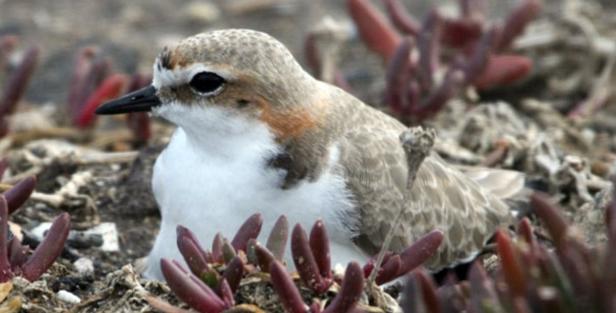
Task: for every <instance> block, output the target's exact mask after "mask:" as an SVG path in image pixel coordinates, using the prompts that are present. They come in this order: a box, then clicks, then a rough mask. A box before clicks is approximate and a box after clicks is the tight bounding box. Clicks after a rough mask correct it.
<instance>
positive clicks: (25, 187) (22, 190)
mask: <svg viewBox="0 0 616 313" xmlns="http://www.w3.org/2000/svg"><path fill="white" fill-rule="evenodd" d="M34 186H36V177H35V176H30V177H26V178H24V179H22V180H20V181H19V182H18V183H17V184H15V185H14V186H13V187H11V189H9V190H7V191H5V192H4V194H3V196H4V198H5V199H6V203H7V205H8V209H9V214H12V213H13V212H15V211H17V209H19V208H20V207H21V205H22V204H24V203H25V202H26V200H28V198H30V195H31V194H32V192H33V191H34Z"/></svg>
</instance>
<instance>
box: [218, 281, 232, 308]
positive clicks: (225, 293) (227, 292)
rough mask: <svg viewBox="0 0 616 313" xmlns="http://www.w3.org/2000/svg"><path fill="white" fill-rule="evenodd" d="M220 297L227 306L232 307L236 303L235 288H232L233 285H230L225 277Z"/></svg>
mask: <svg viewBox="0 0 616 313" xmlns="http://www.w3.org/2000/svg"><path fill="white" fill-rule="evenodd" d="M220 298H221V299H222V301H223V302H224V303H225V305H226V306H227V307H232V306H234V305H235V298H234V297H233V290H231V287H229V283H228V282H227V280H226V279H224V278H223V279H222V281H221V282H220Z"/></svg>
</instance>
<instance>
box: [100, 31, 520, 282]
mask: <svg viewBox="0 0 616 313" xmlns="http://www.w3.org/2000/svg"><path fill="white" fill-rule="evenodd" d="M135 111H151V112H152V114H153V115H155V116H160V117H162V118H164V119H167V120H169V121H170V122H172V123H174V124H176V125H177V126H178V127H177V129H176V131H175V133H174V134H173V136H172V137H171V140H170V142H169V144H168V146H167V147H166V149H165V150H164V151H163V152H162V153H161V154H160V156H159V157H158V159H157V160H156V163H155V166H154V174H153V178H152V188H153V192H154V196H155V198H156V201H157V202H158V205H159V206H160V212H161V217H162V220H161V228H160V232H159V234H158V236H157V237H156V241H155V243H154V246H153V248H152V250H151V252H150V254H149V256H148V261H147V266H148V268H147V270H146V272H145V275H146V276H147V277H151V278H159V279H160V278H161V277H162V275H161V272H160V268H159V261H160V258H162V257H166V258H174V259H178V260H181V259H182V258H181V256H180V254H179V252H178V249H177V247H176V226H177V225H178V224H181V225H184V226H186V227H188V228H189V229H191V230H193V231H194V232H195V233H196V234H197V235H198V237H199V240H201V241H202V243H206V242H210V241H211V240H212V238H213V237H214V235H215V233H216V232H219V231H221V232H222V233H223V234H225V235H226V236H232V234H233V233H234V232H235V231H236V230H237V228H238V227H239V226H240V224H241V223H242V222H243V221H244V220H245V219H246V218H247V217H248V216H250V215H252V214H253V213H255V212H260V213H261V214H262V215H263V219H264V225H263V227H264V230H265V231H263V233H265V234H267V233H268V231H267V229H268V228H270V227H272V226H273V223H274V222H275V220H276V219H277V218H278V217H279V216H280V215H281V214H285V215H286V216H287V217H288V219H289V222H290V223H292V224H293V223H301V224H302V225H303V226H304V227H306V228H308V227H310V226H311V225H312V224H313V223H314V222H315V220H317V219H319V218H322V219H323V221H324V223H325V226H326V228H327V230H328V232H329V234H330V237H331V239H332V243H331V244H332V247H331V251H332V261H333V262H335V263H341V264H346V263H347V262H348V261H350V260H357V261H362V260H366V259H367V258H368V257H369V256H372V255H374V254H376V253H377V252H378V251H379V248H380V246H381V243H382V242H383V239H384V238H385V236H386V235H387V233H388V232H389V231H390V228H391V225H392V222H393V219H394V218H395V216H396V215H397V212H399V211H400V210H401V209H402V210H403V214H402V215H401V223H400V225H399V227H398V228H397V229H395V230H393V231H394V232H395V236H394V237H393V240H392V242H391V248H392V249H393V250H399V249H402V248H404V247H406V246H407V245H408V244H409V243H412V242H413V241H414V240H415V239H417V238H418V237H420V236H422V235H424V234H426V233H428V232H430V231H431V230H433V229H440V230H442V231H443V232H444V233H445V240H444V242H443V244H442V245H441V247H440V248H439V251H438V253H437V255H435V256H434V257H433V258H432V259H431V261H430V262H429V264H428V267H429V268H432V269H438V268H442V267H444V266H447V265H451V264H455V263H456V262H460V261H461V260H468V259H469V258H471V257H473V256H474V255H476V254H477V252H478V251H479V250H480V249H481V248H482V246H483V245H484V244H485V242H486V241H487V240H488V239H489V237H490V236H491V235H492V233H493V231H494V230H495V229H496V228H497V227H498V226H499V225H502V224H505V223H507V222H509V220H510V216H511V214H510V212H509V209H508V207H507V205H506V204H504V203H503V202H502V201H501V200H500V199H498V198H497V197H496V196H494V195H493V194H491V192H490V191H488V189H486V188H484V187H482V186H481V185H480V184H479V183H477V182H476V181H475V180H473V179H470V178H469V177H467V176H466V175H465V174H463V173H462V172H460V171H458V170H457V169H455V168H454V167H453V166H452V165H449V164H447V163H446V162H445V161H444V160H442V159H441V158H440V157H439V156H437V155H436V154H434V153H433V154H431V155H430V156H428V157H427V158H426V159H425V160H424V162H423V164H422V165H421V167H420V168H419V170H418V172H417V178H416V181H415V183H414V186H413V187H412V188H411V190H409V189H408V188H405V186H406V178H407V164H406V159H405V153H404V151H403V149H402V146H401V144H400V142H399V135H400V134H401V132H402V131H404V130H405V129H406V128H405V126H404V125H403V124H401V123H400V122H398V121H397V120H395V119H394V118H392V117H390V116H388V115H386V114H384V113H382V112H380V111H378V110H376V109H374V108H372V107H370V106H368V105H366V104H364V103H362V102H361V101H360V100H358V99H356V98H355V97H353V96H352V95H350V94H348V93H346V92H345V91H343V90H341V89H339V88H337V87H334V86H332V85H329V84H327V83H324V82H321V81H319V80H317V79H315V78H313V77H312V76H311V75H310V74H308V73H307V72H306V71H304V70H303V69H302V67H301V66H300V64H299V63H298V62H297V61H296V60H295V58H294V57H293V55H292V54H291V53H290V52H289V50H288V49H287V48H286V47H285V46H284V45H283V44H282V43H280V42H279V41H277V40H276V39H274V38H273V37H271V36H269V35H267V34H265V33H262V32H258V31H253V30H246V29H230V30H218V31H211V32H207V33H203V34H198V35H196V36H193V37H189V38H187V39H184V40H182V41H181V42H179V44H177V45H176V46H175V47H173V48H170V49H167V48H166V49H164V50H163V51H162V53H161V54H160V55H159V57H158V58H157V59H156V61H155V63H154V74H153V81H152V84H151V86H148V87H146V88H143V89H141V90H139V91H136V92H133V93H131V94H128V95H126V96H124V97H122V98H119V99H116V100H114V101H111V102H108V103H106V104H104V105H103V106H101V107H100V108H99V109H98V111H97V113H98V114H117V113H126V112H135ZM404 193H407V195H406V196H404ZM403 198H404V199H407V201H403Z"/></svg>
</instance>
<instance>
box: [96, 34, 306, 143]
mask: <svg viewBox="0 0 616 313" xmlns="http://www.w3.org/2000/svg"><path fill="white" fill-rule="evenodd" d="M317 99H318V82H317V81H316V80H315V79H314V78H312V76H310V75H309V74H308V73H306V72H305V71H304V70H303V69H302V67H301V66H300V65H299V64H298V63H297V61H296V60H295V59H294V57H293V55H292V54H291V53H290V52H289V50H288V49H287V48H286V47H285V46H284V45H283V44H282V43H280V42H279V41H278V40H276V39H274V38H273V37H271V36H269V35H267V34H265V33H262V32H258V31H253V30H245V29H231V30H218V31H212V32H207V33H203V34H199V35H195V36H193V37H189V38H186V39H184V40H182V41H181V42H179V43H178V44H177V45H176V46H175V47H172V48H165V49H164V50H163V51H162V52H161V53H160V55H159V57H158V58H157V59H156V61H155V63H154V74H153V81H152V85H150V86H148V87H145V88H143V89H141V90H138V91H135V92H133V93H130V94H128V95H125V96H123V97H121V98H119V99H116V100H113V101H110V102H107V103H105V104H103V105H102V106H101V107H99V108H98V110H97V111H96V112H97V114H118V113H128V112H139V111H148V112H152V113H153V114H154V115H158V116H161V117H163V118H165V119H167V120H169V121H171V122H173V123H175V124H177V125H178V126H180V127H182V128H185V129H186V130H187V131H188V132H196V133H200V132H208V131H213V132H216V133H220V134H225V133H242V132H250V131H252V130H253V128H254V127H253V126H255V125H259V126H263V127H265V128H267V129H268V130H269V131H270V132H271V133H272V134H273V135H274V136H275V138H276V139H279V140H284V139H285V138H290V137H294V136H299V135H301V134H302V133H303V132H305V131H306V130H307V129H309V128H311V127H315V125H316V124H317V122H318V121H317V120H318V118H317V117H316V115H318V108H317V107H318V105H317V104H316V103H317V102H318V100H317Z"/></svg>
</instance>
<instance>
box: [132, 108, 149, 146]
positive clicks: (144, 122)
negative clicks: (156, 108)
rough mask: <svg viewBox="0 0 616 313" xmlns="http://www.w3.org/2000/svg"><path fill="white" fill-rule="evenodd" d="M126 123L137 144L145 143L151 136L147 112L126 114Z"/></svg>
mask: <svg viewBox="0 0 616 313" xmlns="http://www.w3.org/2000/svg"><path fill="white" fill-rule="evenodd" d="M126 122H127V124H128V128H130V130H131V131H132V132H133V136H134V137H135V139H136V140H137V141H139V142H147V141H148V140H149V139H150V137H151V136H152V126H151V123H150V117H149V116H148V113H147V112H131V113H128V116H127V119H126Z"/></svg>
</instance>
